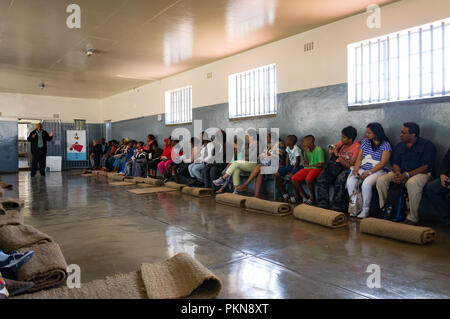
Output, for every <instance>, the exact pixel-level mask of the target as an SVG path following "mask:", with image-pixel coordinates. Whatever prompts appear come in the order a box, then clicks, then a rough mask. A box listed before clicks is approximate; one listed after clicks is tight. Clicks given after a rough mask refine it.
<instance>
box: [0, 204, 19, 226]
mask: <svg viewBox="0 0 450 319" xmlns="http://www.w3.org/2000/svg"><path fill="white" fill-rule="evenodd" d="M22 224H23V214H22V213H21V212H20V211H18V210H5V209H3V208H2V207H0V227H3V226H7V225H22Z"/></svg>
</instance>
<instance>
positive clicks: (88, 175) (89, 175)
mask: <svg viewBox="0 0 450 319" xmlns="http://www.w3.org/2000/svg"><path fill="white" fill-rule="evenodd" d="M77 175H79V174H77ZM81 176H84V177H92V176H97V175H95V174H91V173H86V174H81Z"/></svg>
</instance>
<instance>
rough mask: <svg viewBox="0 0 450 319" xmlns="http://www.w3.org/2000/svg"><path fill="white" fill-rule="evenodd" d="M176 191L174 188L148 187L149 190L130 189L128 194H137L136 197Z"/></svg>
mask: <svg viewBox="0 0 450 319" xmlns="http://www.w3.org/2000/svg"><path fill="white" fill-rule="evenodd" d="M174 191H176V190H175V189H173V188H168V187H148V188H136V189H129V190H128V192H130V193H133V194H136V195H145V194H156V193H167V192H174Z"/></svg>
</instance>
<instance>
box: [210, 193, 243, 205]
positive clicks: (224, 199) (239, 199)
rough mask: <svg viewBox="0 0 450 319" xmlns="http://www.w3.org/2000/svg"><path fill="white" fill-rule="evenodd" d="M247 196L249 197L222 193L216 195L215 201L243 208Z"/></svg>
mask: <svg viewBox="0 0 450 319" xmlns="http://www.w3.org/2000/svg"><path fill="white" fill-rule="evenodd" d="M249 198H251V197H247V196H241V195H236V194H231V193H224V194H218V195H216V203H219V204H223V205H228V206H234V207H242V208H243V207H245V201H246V200H247V199H249Z"/></svg>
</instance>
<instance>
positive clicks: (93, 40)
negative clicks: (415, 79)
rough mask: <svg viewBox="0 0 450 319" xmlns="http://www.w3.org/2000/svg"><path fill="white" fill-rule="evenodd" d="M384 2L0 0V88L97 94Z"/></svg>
mask: <svg viewBox="0 0 450 319" xmlns="http://www.w3.org/2000/svg"><path fill="white" fill-rule="evenodd" d="M390 2H394V0H0V92H17V93H29V94H44V95H54V96H67V97H83V98H104V97H108V96H111V95H113V94H117V93H120V92H123V91H126V90H129V89H132V88H135V87H137V86H140V85H143V84H146V83H149V82H152V81H155V80H159V79H162V78H164V77H167V76H170V75H173V74H176V73H179V72H182V71H186V70H189V69H192V68H195V67H198V66H201V65H204V64H207V63H210V62H213V61H216V60H219V59H222V58H224V57H227V56H230V55H233V54H236V53H239V52H242V51H245V50H248V49H251V48H253V47H256V46H259V45H262V44H265V43H269V42H272V41H276V40H279V39H282V38H285V37H288V36H291V35H294V34H297V33H300V32H304V31H307V30H310V29H313V28H315V27H318V26H321V25H324V24H328V23H330V22H333V21H336V20H339V19H342V18H344V17H347V16H350V15H353V14H357V13H360V12H363V11H365V10H366V8H367V6H368V5H369V4H373V3H376V4H380V5H383V4H386V3H390ZM71 3H76V4H78V5H79V6H80V8H81V28H80V29H69V28H68V27H67V25H66V19H67V17H68V16H69V14H70V13H67V12H66V8H67V6H68V5H69V4H71ZM88 45H92V46H93V47H94V48H95V49H97V50H100V54H96V55H94V56H92V57H87V56H86V55H85V54H84V53H83V50H84V49H85V48H86V47H87V46H88ZM41 82H44V83H45V84H46V88H45V89H44V90H41V89H39V83H41Z"/></svg>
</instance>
